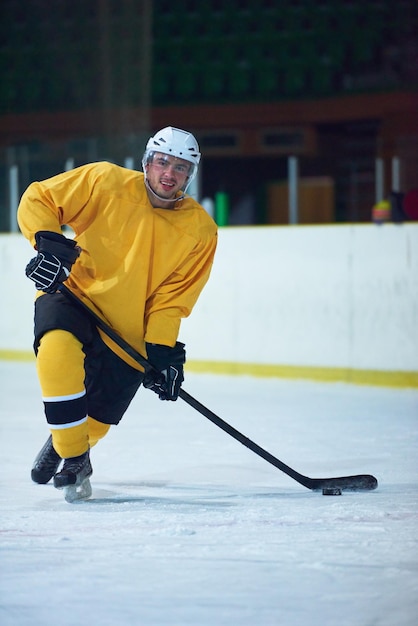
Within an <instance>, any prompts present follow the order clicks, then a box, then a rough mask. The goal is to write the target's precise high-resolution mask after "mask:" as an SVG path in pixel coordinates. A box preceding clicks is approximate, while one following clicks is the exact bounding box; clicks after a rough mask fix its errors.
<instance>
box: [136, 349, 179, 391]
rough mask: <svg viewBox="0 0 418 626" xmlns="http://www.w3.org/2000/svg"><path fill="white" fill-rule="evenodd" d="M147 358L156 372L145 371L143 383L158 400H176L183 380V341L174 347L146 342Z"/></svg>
mask: <svg viewBox="0 0 418 626" xmlns="http://www.w3.org/2000/svg"><path fill="white" fill-rule="evenodd" d="M146 348H147V354H148V360H149V362H150V363H151V365H153V366H154V367H155V369H156V370H157V372H156V373H155V374H154V373H153V372H147V373H146V374H145V378H144V382H143V385H144V387H146V388H147V389H152V391H155V393H156V394H158V397H159V398H160V400H177V398H178V397H179V391H180V387H181V384H182V382H183V380H184V371H183V365H184V363H185V362H186V352H185V350H184V343H180V342H179V341H178V342H177V343H176V345H175V346H174V348H170V347H169V346H162V345H160V344H157V343H147V344H146Z"/></svg>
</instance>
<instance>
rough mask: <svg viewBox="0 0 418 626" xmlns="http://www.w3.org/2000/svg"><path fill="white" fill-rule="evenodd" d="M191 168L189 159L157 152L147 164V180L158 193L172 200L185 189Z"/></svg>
mask: <svg viewBox="0 0 418 626" xmlns="http://www.w3.org/2000/svg"><path fill="white" fill-rule="evenodd" d="M190 168H191V164H190V163H189V161H185V160H184V159H178V158H176V157H172V156H168V155H167V154H162V153H161V152H155V154H154V156H153V159H152V162H151V163H148V164H147V166H146V171H147V180H148V183H149V185H150V187H151V189H152V190H153V191H154V192H155V193H156V194H157V195H159V196H161V197H162V198H165V199H167V200H171V199H173V198H174V197H175V195H176V193H177V192H178V191H179V190H180V189H184V187H185V185H186V181H187V178H188V176H189V173H190Z"/></svg>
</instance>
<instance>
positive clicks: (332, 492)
mask: <svg viewBox="0 0 418 626" xmlns="http://www.w3.org/2000/svg"><path fill="white" fill-rule="evenodd" d="M322 495H323V496H340V495H341V489H340V488H339V487H328V488H326V489H323V490H322Z"/></svg>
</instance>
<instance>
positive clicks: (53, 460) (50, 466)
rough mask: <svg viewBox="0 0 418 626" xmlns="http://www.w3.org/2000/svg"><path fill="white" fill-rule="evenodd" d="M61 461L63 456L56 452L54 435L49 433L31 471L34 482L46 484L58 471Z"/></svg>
mask: <svg viewBox="0 0 418 626" xmlns="http://www.w3.org/2000/svg"><path fill="white" fill-rule="evenodd" d="M60 463H61V457H60V456H59V454H57V452H55V450H54V447H53V445H52V436H51V435H49V437H48V439H47V440H46V442H45V444H44V446H43V447H42V449H41V450H40V451H39V453H38V456H37V457H36V459H35V461H34V464H33V467H32V471H31V478H32V480H33V482H34V483H38V484H39V485H46V483H48V482H49V481H50V480H51V478H52V477H53V476H54V474H55V473H56V472H57V470H58V468H59V465H60Z"/></svg>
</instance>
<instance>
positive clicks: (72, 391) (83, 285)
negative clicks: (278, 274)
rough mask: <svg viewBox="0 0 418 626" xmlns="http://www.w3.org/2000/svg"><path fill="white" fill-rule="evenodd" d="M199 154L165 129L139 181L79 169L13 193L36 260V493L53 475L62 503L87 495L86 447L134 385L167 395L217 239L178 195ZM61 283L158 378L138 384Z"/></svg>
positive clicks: (137, 371)
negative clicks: (42, 421) (40, 434)
mask: <svg viewBox="0 0 418 626" xmlns="http://www.w3.org/2000/svg"><path fill="white" fill-rule="evenodd" d="M200 157H201V155H200V152H199V146H198V143H197V141H196V139H195V137H194V136H193V135H192V134H191V133H189V132H186V131H184V130H180V129H178V128H173V127H171V126H169V127H167V128H163V129H162V130H160V131H159V132H157V133H156V134H155V135H154V136H153V137H151V138H150V139H149V141H148V143H147V145H146V149H145V152H144V156H143V160H142V168H143V173H142V172H138V171H133V170H129V169H126V168H123V167H119V166H117V165H115V164H112V163H109V162H97V163H91V164H87V165H82V166H81V167H78V168H75V169H73V170H71V171H68V172H65V173H62V174H58V175H57V176H54V177H52V178H49V179H47V180H44V181H41V182H34V183H32V184H31V185H30V186H29V187H28V188H27V189H26V191H25V193H24V194H23V196H22V199H21V202H20V205H19V208H18V222H19V226H20V229H21V231H22V233H23V234H24V236H25V237H26V238H27V239H28V240H29V241H30V243H31V244H32V245H33V246H34V248H35V250H36V251H37V255H36V256H35V257H34V258H33V259H32V260H31V261H30V262H29V263H28V265H27V267H26V275H27V276H28V278H30V279H31V280H32V281H34V283H35V286H36V289H37V290H38V291H37V295H36V298H35V322H34V335H35V340H34V350H35V354H36V367H37V374H38V378H39V382H40V387H41V393H42V399H43V402H44V410H45V415H46V420H47V423H48V425H49V429H50V432H51V435H50V437H49V438H48V440H47V441H46V443H45V445H44V446H43V448H42V449H41V451H40V452H39V454H38V456H37V457H36V460H35V463H34V465H33V468H32V474H31V475H32V479H33V480H34V481H35V482H36V483H41V484H44V483H47V482H48V481H49V480H51V478H53V481H54V486H55V487H56V488H58V489H64V495H65V499H66V500H67V501H69V502H72V501H74V500H77V499H83V498H87V497H89V496H90V495H91V486H90V480H89V477H90V476H91V474H92V467H91V463H90V456H89V451H90V448H91V447H92V446H94V445H95V444H96V443H97V442H98V441H99V440H100V439H101V438H102V437H104V436H105V435H106V433H107V432H108V430H109V428H110V426H111V425H112V424H118V423H119V421H120V420H121V418H122V416H123V415H124V413H125V412H126V410H127V408H128V406H129V404H130V402H131V401H132V399H133V397H134V396H135V394H136V392H137V390H138V388H139V387H140V385H141V384H143V385H144V386H146V387H149V388H151V389H152V390H153V391H155V392H156V393H157V394H158V395H159V397H160V399H161V400H176V399H177V397H178V393H179V390H180V387H181V384H182V382H183V380H184V372H183V366H184V363H185V360H186V354H185V346H184V344H183V343H181V342H179V341H178V335H179V330H180V323H181V319H182V318H184V317H187V316H188V315H189V314H190V313H191V311H192V309H193V306H194V305H195V303H196V301H197V299H198V297H199V295H200V293H201V290H202V289H203V287H204V285H205V283H206V282H207V280H208V278H209V274H210V271H211V267H212V263H213V258H214V254H215V249H216V242H217V227H216V224H215V222H214V221H213V220H212V218H211V217H210V216H209V215H208V214H207V213H206V211H205V210H204V209H203V207H202V206H201V205H200V204H198V202H196V201H195V200H194V199H193V198H191V197H190V196H188V195H186V190H187V188H188V186H189V185H190V183H191V181H192V180H193V178H194V177H195V176H196V174H197V169H198V166H199V161H200ZM63 226H68V227H70V228H71V229H72V231H73V232H74V238H73V237H72V236H65V235H64V234H63V232H64V233H66V234H67V235H68V230H67V229H64V230H63V228H62V227H63ZM64 281H65V286H66V287H68V288H69V289H70V290H71V291H72V292H73V294H75V295H76V296H77V297H78V298H79V299H81V300H82V302H84V303H85V304H86V305H87V306H88V307H90V308H91V309H92V310H93V311H94V312H95V313H96V314H97V315H99V316H100V317H101V318H102V319H103V320H104V321H105V322H106V323H107V324H108V325H110V326H111V327H112V329H114V331H116V332H117V333H118V334H119V335H120V336H121V337H122V338H123V339H124V340H125V341H126V342H127V343H129V344H130V345H131V346H132V347H133V348H134V349H135V350H137V351H138V352H140V353H141V354H142V355H144V356H145V357H147V358H148V360H149V361H150V363H151V364H152V365H153V366H154V367H155V369H156V370H157V372H158V373H157V374H155V375H154V376H152V375H151V376H149V375H148V374H147V375H146V376H145V375H144V372H143V371H141V367H140V366H139V365H138V364H137V363H136V362H135V361H134V360H133V359H131V357H130V356H129V355H128V354H126V353H124V352H123V351H122V350H121V349H120V347H119V346H117V345H116V344H115V343H114V342H112V340H111V339H110V338H109V337H107V336H106V335H105V334H104V333H103V332H102V331H101V330H99V329H97V327H96V326H95V325H94V324H93V323H92V322H91V321H90V317H89V316H88V315H86V313H85V312H83V311H82V310H80V309H79V307H77V306H76V305H74V303H72V302H71V301H70V300H69V298H68V296H66V295H65V294H63V293H61V292H60V291H59V287H60V284H61V283H63V282H64ZM144 377H145V379H144ZM62 460H63V465H62V468H61V469H60V465H61V461H62ZM59 469H60V471H58V470H59Z"/></svg>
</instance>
